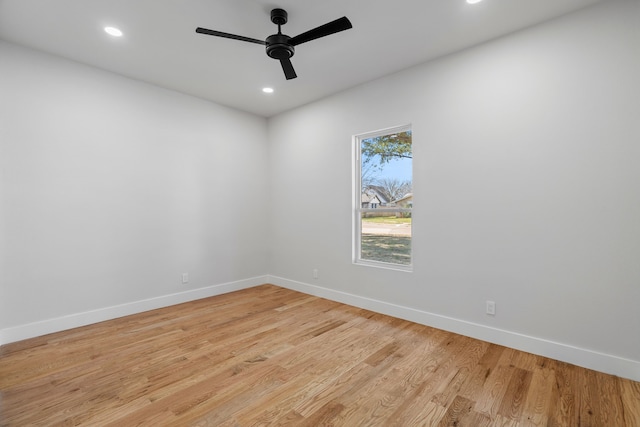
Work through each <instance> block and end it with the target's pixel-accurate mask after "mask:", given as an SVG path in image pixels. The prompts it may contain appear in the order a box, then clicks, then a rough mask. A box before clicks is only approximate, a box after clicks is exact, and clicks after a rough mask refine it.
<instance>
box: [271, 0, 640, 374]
mask: <svg viewBox="0 0 640 427" xmlns="http://www.w3.org/2000/svg"><path fill="white" fill-rule="evenodd" d="M639 18H640V2H637V1H635V0H629V1H609V2H604V3H602V4H599V5H596V6H594V7H591V8H589V9H585V10H583V11H581V12H578V13H575V14H572V15H567V16H565V17H562V18H560V19H557V20H554V21H551V22H548V23H546V24H544V25H540V26H537V27H533V28H530V29H528V30H526V31H523V32H520V33H517V34H514V35H511V36H509V37H505V38H502V39H498V40H495V41H493V42H491V43H487V44H484V45H481V46H478V47H476V48H473V49H469V50H466V51H464V52H461V53H459V54H455V55H452V56H449V57H446V58H443V59H440V60H438V61H434V62H431V63H428V64H425V65H422V66H418V67H415V68H412V69H409V70H406V71H404V72H401V73H398V74H396V75H392V76H389V77H386V78H383V79H380V80H377V81H374V82H371V83H369V84H366V85H363V86H360V87H357V88H354V89H352V90H350V91H347V92H344V93H341V94H338V95H336V96H333V97H330V98H328V99H325V100H322V101H320V102H316V103H314V104H310V105H308V106H306V107H303V108H299V109H296V110H293V111H291V112H289V113H285V114H282V115H280V116H277V117H275V118H272V119H271V120H270V121H269V140H270V144H271V147H270V174H271V175H270V176H271V186H272V189H271V193H270V195H271V202H272V203H271V207H272V218H273V219H272V224H271V225H272V227H271V232H272V234H271V242H272V243H271V247H272V252H271V262H270V268H271V270H270V273H271V274H272V275H273V276H274V281H276V282H277V283H281V284H284V285H286V286H290V287H293V288H299V289H301V290H306V291H308V292H312V293H314V292H315V293H317V294H320V295H323V296H328V297H332V298H337V299H343V300H345V301H350V302H352V303H356V304H360V305H362V306H368V307H374V308H376V307H377V308H379V309H380V308H381V309H383V310H384V309H385V307H386V310H387V311H388V312H393V313H396V314H399V315H401V316H402V315H404V316H405V317H413V318H416V319H426V323H432V324H435V325H436V326H440V327H446V328H448V329H452V330H457V331H459V332H462V333H467V334H469V335H474V336H478V337H480V338H484V339H489V340H493V341H495V342H501V343H504V344H507V345H512V346H514V347H516V348H523V349H526V350H528V351H532V352H537V353H543V354H544V353H546V354H547V355H549V356H555V357H556V358H561V359H565V360H569V361H571V362H572V363H576V364H582V365H583V366H584V365H587V366H589V367H594V368H600V369H601V370H605V371H609V372H614V373H619V374H621V375H625V376H629V377H635V378H636V379H640V338H639V337H640V336H639V335H638V331H639V330H640V309H639V307H638V304H639V303H640V261H639V260H640V166H639V161H640V120H638V118H639V117H640V85H639V84H638V76H640V29H639V28H640V26H638V22H640V19H639ZM407 123H411V124H412V125H413V131H414V132H413V141H414V213H413V218H414V228H413V232H414V240H413V242H414V263H415V266H414V272H413V273H405V272H398V271H390V270H382V269H376V268H368V267H362V266H355V265H353V264H352V262H351V235H352V230H351V222H350V218H351V211H350V208H351V196H352V193H351V179H352V175H351V174H352V170H351V136H352V135H354V134H358V133H362V132H366V131H372V130H376V129H381V128H385V127H390V126H395V125H403V124H407ZM314 268H317V269H319V279H317V280H314V279H312V269H314ZM485 300H494V301H495V302H496V304H497V314H496V316H495V317H489V316H487V315H485V314H484V309H485ZM616 364H619V365H620V366H622V368H619V367H616V366H613V365H616ZM618 368H619V369H618Z"/></svg>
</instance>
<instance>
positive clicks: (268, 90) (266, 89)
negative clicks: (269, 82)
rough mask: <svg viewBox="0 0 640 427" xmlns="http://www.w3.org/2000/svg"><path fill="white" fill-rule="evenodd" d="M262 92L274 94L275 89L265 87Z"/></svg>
mask: <svg viewBox="0 0 640 427" xmlns="http://www.w3.org/2000/svg"><path fill="white" fill-rule="evenodd" d="M262 91H263V92H264V93H273V88H271V87H263V88H262Z"/></svg>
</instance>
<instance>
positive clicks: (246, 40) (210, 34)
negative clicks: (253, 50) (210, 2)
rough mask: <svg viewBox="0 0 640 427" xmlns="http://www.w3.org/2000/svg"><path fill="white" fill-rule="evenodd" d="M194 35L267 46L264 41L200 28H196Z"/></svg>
mask: <svg viewBox="0 0 640 427" xmlns="http://www.w3.org/2000/svg"><path fill="white" fill-rule="evenodd" d="M196 33H198V34H207V35H209V36H217V37H226V38H228V39H233V40H240V41H243V42H249V43H256V44H261V45H263V46H264V45H266V44H267V43H266V42H265V41H264V40H258V39H252V38H251V37H244V36H237V35H235V34H229V33H223V32H222V31H215V30H208V29H206V28H201V27H198V28H196Z"/></svg>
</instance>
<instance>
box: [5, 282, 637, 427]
mask: <svg viewBox="0 0 640 427" xmlns="http://www.w3.org/2000/svg"><path fill="white" fill-rule="evenodd" d="M0 425H2V426H23V425H101V426H108V425H113V426H121V425H149V426H156V425H194V426H211V425H215V426H219V427H232V426H233V427H236V426H253V425H256V426H257V425H292V426H318V425H333V426H353V425H384V426H402V427H405V426H429V427H431V426H437V425H442V426H449V425H452V426H453V425H457V426H474V427H475V426H480V427H482V426H590V425H593V426H602V425H606V426H609V425H611V426H622V427H625V426H639V425H640V384H639V383H637V382H633V381H629V380H624V379H620V378H617V377H614V376H611V375H605V374H602V373H598V372H594V371H589V370H587V369H582V368H579V367H576V366H572V365H568V364H566V363H562V362H558V361H553V360H550V359H546V358H543V357H540V356H536V355H532V354H529V353H523V352H519V351H516V350H513V349H509V348H505V347H501V346H497V345H494V344H489V343H486V342H482V341H478V340H474V339H471V338H468V337H463V336H460V335H455V334H452V333H448V332H445V331H442V330H437V329H433V328H430V327H427V326H424V325H419V324H415V323H411V322H407V321H404V320H401V319H397V318H393V317H389V316H385V315H382V314H379V313H373V312H370V311H367V310H363V309H360V308H356V307H351V306H347V305H344V304H340V303H337V302H333V301H329V300H325V299H322V298H317V297H313V296H309V295H304V294H301V293H299V292H295V291H291V290H288V289H284V288H279V287H277V286H273V285H263V286H258V287H255V288H251V289H246V290H243V291H238V292H232V293H229V294H225V295H220V296H217V297H213V298H206V299H203V300H198V301H192V302H189V303H185V304H180V305H176V306H173V307H167V308H163V309H159V310H153V311H149V312H145V313H140V314H137V315H134V316H128V317H123V318H121V319H115V320H111V321H107V322H101V323H98V324H95V325H89V326H85V327H82V328H77V329H73V330H70V331H64V332H59V333H55V334H51V335H47V336H43V337H37V338H34V339H31V340H25V341H22V342H18V343H12V344H9V345H6V346H2V347H0Z"/></svg>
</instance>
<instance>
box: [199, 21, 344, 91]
mask: <svg viewBox="0 0 640 427" xmlns="http://www.w3.org/2000/svg"><path fill="white" fill-rule="evenodd" d="M288 19H289V18H288V14H287V11H286V10H284V9H273V10H272V11H271V22H273V23H274V24H276V25H277V26H278V33H277V34H272V35H270V36H269V37H267V38H266V40H264V41H262V40H258V39H253V38H250V37H244V36H238V35H235V34H229V33H223V32H221V31H216V30H209V29H207V28H202V27H198V28H196V33H198V34H206V35H209V36H216V37H224V38H228V39H233V40H240V41H244V42H249V43H256V44H261V45H264V46H266V52H267V55H268V56H269V57H270V58H273V59H276V60H278V61H280V64H281V65H282V71H284V75H285V77H286V78H287V80H291V79H295V78H296V77H298V76H297V75H296V72H295V70H294V68H293V64H292V63H291V57H292V56H293V55H294V54H295V52H296V50H295V46H297V45H299V44H302V43H306V42H309V41H311V40H315V39H319V38H321V37H325V36H329V35H331V34H335V33H339V32H340V31H344V30H348V29H350V28H353V26H352V25H351V22H350V21H349V19H347V17H346V16H343V17H342V18H339V19H336V20H335V21H331V22H328V23H326V24H324V25H321V26H319V27H316V28H314V29H311V30H309V31H307V32H304V33H302V34H299V35H297V36H295V37H289V36H288V35H286V34H282V29H281V27H282V26H283V25H284V24H286V23H287V21H288Z"/></svg>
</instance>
